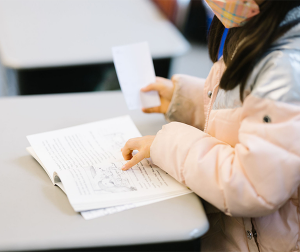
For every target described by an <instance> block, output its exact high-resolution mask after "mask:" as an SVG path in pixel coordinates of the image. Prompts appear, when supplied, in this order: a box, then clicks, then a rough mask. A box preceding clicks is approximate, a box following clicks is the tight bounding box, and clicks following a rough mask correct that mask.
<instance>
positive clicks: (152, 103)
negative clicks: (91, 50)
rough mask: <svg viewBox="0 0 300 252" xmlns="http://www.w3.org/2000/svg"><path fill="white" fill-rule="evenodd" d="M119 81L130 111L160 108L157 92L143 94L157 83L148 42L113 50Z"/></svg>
mask: <svg viewBox="0 0 300 252" xmlns="http://www.w3.org/2000/svg"><path fill="white" fill-rule="evenodd" d="M112 53H113V59H114V65H115V68H116V72H117V75H118V80H119V83H120V86H121V89H122V92H123V94H124V97H125V101H126V103H127V106H128V108H129V109H130V110H134V109H141V108H142V107H144V108H151V107H157V106H160V98H159V95H158V92H157V91H150V92H141V88H143V87H146V86H147V85H149V84H151V83H154V82H155V79H156V78H155V72H154V66H153V62H152V58H151V54H150V49H149V46H148V43H147V42H143V43H137V44H131V45H124V46H118V47H113V48H112Z"/></svg>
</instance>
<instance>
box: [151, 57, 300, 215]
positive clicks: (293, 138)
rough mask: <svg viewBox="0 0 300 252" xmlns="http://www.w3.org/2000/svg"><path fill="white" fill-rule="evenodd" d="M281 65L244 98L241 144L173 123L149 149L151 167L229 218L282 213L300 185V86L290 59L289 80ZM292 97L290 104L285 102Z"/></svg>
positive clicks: (272, 67) (267, 71)
mask: <svg viewBox="0 0 300 252" xmlns="http://www.w3.org/2000/svg"><path fill="white" fill-rule="evenodd" d="M280 62H284V59H280V60H279V61H278V62H272V63H270V64H266V65H265V67H264V71H261V73H260V76H259V77H258V78H257V83H258V85H257V88H255V89H254V91H253V92H252V94H250V95H249V96H248V97H247V98H246V99H245V101H244V104H243V107H242V108H241V109H242V112H241V114H242V116H241V121H240V129H239V143H238V144H236V145H235V146H234V147H232V146H230V145H228V144H227V143H224V142H221V141H220V140H218V139H216V138H214V137H212V136H210V135H208V134H206V133H204V132H203V131H201V130H199V129H197V128H195V127H192V126H189V125H186V124H183V123H170V124H167V125H165V126H164V127H163V128H162V130H161V131H159V133H158V134H157V136H156V138H155V140H154V142H153V144H152V146H151V157H152V160H153V162H154V163H155V164H156V165H158V166H159V167H161V168H162V169H164V170H165V171H167V172H168V173H169V174H170V175H172V176H173V177H174V178H175V179H177V180H178V181H180V182H182V183H185V184H186V185H187V186H189V187H190V188H191V189H192V190H193V191H194V192H196V193H197V194H198V195H199V196H200V197H202V198H204V199H205V200H206V201H208V202H209V203H211V204H213V205H214V206H216V207H217V208H219V209H220V210H221V211H223V212H225V213H226V214H228V215H233V216H243V217H259V216H263V215H268V214H270V213H272V212H274V211H276V210H277V209H279V208H280V207H281V206H282V205H283V204H284V203H285V202H286V201H287V200H288V199H289V198H290V197H291V195H292V194H293V193H294V192H295V190H297V188H298V187H299V185H300V130H299V129H300V100H298V99H297V91H293V90H295V89H293V88H292V87H295V86H296V87H298V85H299V83H300V82H299V80H298V79H297V76H298V77H299V76H300V75H298V74H299V72H297V71H299V70H297V69H300V68H298V67H299V66H300V65H299V62H298V61H297V58H295V59H294V61H292V59H290V58H289V59H288V61H287V62H285V63H286V64H288V65H289V64H290V65H291V66H292V67H291V68H290V69H289V71H290V73H289V75H288V76H290V78H287V79H284V78H283V76H284V75H282V72H280V71H278V70H276V69H277V68H278V69H280V68H282V67H283V66H280V64H281V63H280ZM293 67H295V68H293ZM285 73H287V71H285ZM268 74H271V75H272V77H268V76H267V75H268ZM293 78H294V79H293ZM275 80H279V81H277V82H276V84H275V86H273V89H271V88H270V87H271V85H273V84H274V81H275ZM268 81H269V82H270V83H269V84H268V83H267V82H268ZM287 87H289V88H287ZM264 90H265V92H264ZM280 90H281V91H280ZM296 90H298V92H299V88H298V89H297V88H296ZM266 92H267V94H266V95H265V96H264V97H262V93H264V94H265V93H266ZM284 92H285V95H283V94H284ZM291 92H294V93H292V94H291ZM279 94H281V95H279ZM289 96H290V97H291V99H292V100H293V101H292V102H288V100H287V99H284V97H285V98H286V97H289Z"/></svg>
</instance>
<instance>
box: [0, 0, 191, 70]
mask: <svg viewBox="0 0 300 252" xmlns="http://www.w3.org/2000/svg"><path fill="white" fill-rule="evenodd" d="M141 41H148V42H149V45H150V49H151V52H152V55H153V58H155V59H157V58H172V57H175V56H177V55H180V54H183V53H185V52H186V51H187V50H188V49H189V44H188V42H187V41H186V40H185V39H184V37H183V36H182V35H181V34H180V33H179V32H178V30H177V29H176V28H175V27H174V26H173V25H172V24H171V23H170V22H169V21H168V20H167V19H166V18H165V17H164V16H162V15H161V14H160V12H159V11H158V10H157V8H156V7H155V6H154V4H153V3H152V2H150V0H42V1H41V0H1V1H0V55H1V60H2V64H3V65H4V66H6V67H10V68H15V69H26V68H38V67H51V66H55V67H56V66H70V65H80V64H91V63H109V62H112V55H111V47H112V46H114V45H122V44H128V43H134V42H141Z"/></svg>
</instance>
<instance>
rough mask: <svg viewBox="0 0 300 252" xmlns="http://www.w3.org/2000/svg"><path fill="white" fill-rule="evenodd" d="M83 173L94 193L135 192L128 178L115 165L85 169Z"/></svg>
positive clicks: (135, 189)
mask: <svg viewBox="0 0 300 252" xmlns="http://www.w3.org/2000/svg"><path fill="white" fill-rule="evenodd" d="M85 172H86V174H87V176H88V179H89V181H90V183H91V186H92V188H93V190H94V191H95V192H96V193H120V192H132V191H137V188H136V187H135V186H134V185H133V183H132V182H131V181H129V178H127V177H126V176H124V172H123V171H122V170H120V168H118V167H117V166H116V164H115V163H110V164H101V165H98V166H97V167H95V166H89V167H85Z"/></svg>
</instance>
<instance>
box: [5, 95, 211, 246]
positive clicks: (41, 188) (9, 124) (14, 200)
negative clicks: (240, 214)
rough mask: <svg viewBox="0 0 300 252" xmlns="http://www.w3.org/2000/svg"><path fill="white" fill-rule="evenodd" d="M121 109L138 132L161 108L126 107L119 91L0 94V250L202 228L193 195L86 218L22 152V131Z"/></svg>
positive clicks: (191, 234)
mask: <svg viewBox="0 0 300 252" xmlns="http://www.w3.org/2000/svg"><path fill="white" fill-rule="evenodd" d="M124 114H130V115H131V117H132V119H133V121H134V122H135V123H136V125H137V127H138V128H139V130H140V131H141V133H142V134H143V135H145V134H155V133H156V132H157V131H158V130H159V129H160V128H161V126H162V124H164V123H165V121H164V118H163V116H162V115H145V114H142V113H141V112H139V111H135V112H130V113H129V111H128V110H127V108H126V105H125V102H124V99H123V96H122V94H121V93H120V92H118V91H116V92H103V93H89V94H70V95H47V96H26V97H24V96H23V97H14V98H2V99H0V115H1V123H0V139H1V141H0V178H1V183H0V202H1V204H0V223H1V225H0V251H8V250H30V251H31V250H43V249H62V248H78V247H79V248H80V247H81V248H83V247H103V246H120V245H128V244H150V243H159V242H169V241H170V242H172V241H187V240H191V239H193V238H197V237H199V236H201V235H202V234H203V233H204V232H206V230H207V228H208V223H207V219H206V217H205V214H204V211H203V208H202V205H201V203H200V201H199V199H198V198H197V197H196V196H195V195H194V194H190V195H186V196H181V197H178V198H174V199H171V200H167V201H163V202H160V203H156V204H152V205H148V206H145V207H140V208H135V209H132V210H127V211H124V212H121V213H117V214H113V215H109V216H105V217H101V218H98V219H94V220H90V221H85V220H84V219H83V218H82V217H81V216H80V215H79V214H77V213H75V212H74V211H73V209H72V207H71V206H70V204H69V201H68V199H67V197H66V196H65V194H64V193H63V192H62V191H61V190H60V189H59V188H57V187H54V186H53V185H52V183H51V182H50V179H49V178H48V176H47V175H46V173H45V171H44V170H43V169H42V168H41V167H40V166H39V165H38V164H37V162H36V161H35V160H34V159H33V158H32V157H31V156H30V155H29V154H28V153H27V152H26V151H25V147H27V146H28V142H27V140H26V135H29V134H34V133H39V132H44V131H48V130H55V129H60V128H63V127H69V126H74V125H78V124H82V123H87V122H92V121H96V120H101V119H105V118H110V117H115V116H121V115H124Z"/></svg>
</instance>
